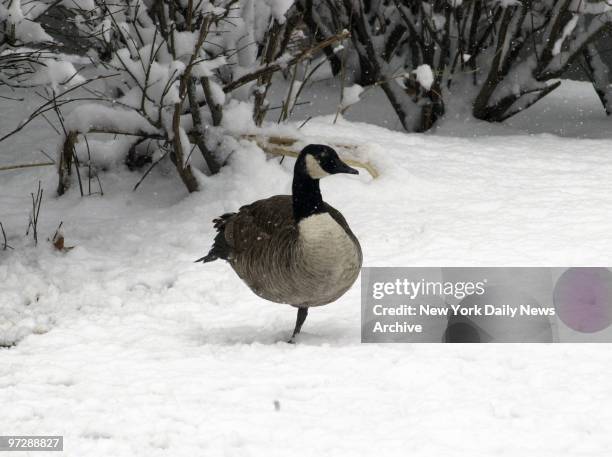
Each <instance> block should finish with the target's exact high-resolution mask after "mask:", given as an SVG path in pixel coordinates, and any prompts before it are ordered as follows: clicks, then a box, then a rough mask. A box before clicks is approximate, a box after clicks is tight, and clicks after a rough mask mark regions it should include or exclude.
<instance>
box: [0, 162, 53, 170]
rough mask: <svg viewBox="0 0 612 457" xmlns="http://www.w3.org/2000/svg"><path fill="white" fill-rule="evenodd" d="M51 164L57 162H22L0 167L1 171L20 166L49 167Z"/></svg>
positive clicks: (15, 168)
mask: <svg viewBox="0 0 612 457" xmlns="http://www.w3.org/2000/svg"><path fill="white" fill-rule="evenodd" d="M51 165H55V163H54V162H41V163H22V164H19V165H9V166H4V167H0V171H7V170H17V169H19V168H31V167H49V166H51Z"/></svg>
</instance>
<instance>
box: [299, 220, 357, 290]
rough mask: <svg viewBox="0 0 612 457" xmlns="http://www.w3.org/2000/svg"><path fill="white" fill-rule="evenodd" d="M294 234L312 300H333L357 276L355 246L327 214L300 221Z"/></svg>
mask: <svg viewBox="0 0 612 457" xmlns="http://www.w3.org/2000/svg"><path fill="white" fill-rule="evenodd" d="M298 231H299V244H300V248H301V254H302V255H301V263H302V268H303V269H304V273H305V275H307V276H309V277H310V279H311V281H312V287H313V288H314V289H315V290H314V291H313V292H315V293H314V295H317V296H318V298H317V300H316V301H317V302H329V301H333V300H335V299H336V298H338V297H339V296H340V295H342V294H343V293H344V292H346V290H348V288H350V286H351V285H352V284H353V283H354V282H355V280H356V279H357V276H358V275H359V269H360V268H361V249H360V247H359V245H358V244H357V243H356V240H354V239H353V238H352V237H351V236H350V235H349V234H348V233H347V232H346V230H344V228H343V227H342V226H341V225H340V224H338V222H336V220H335V219H334V218H333V217H332V216H331V215H330V214H329V213H321V214H315V215H313V216H310V217H307V218H306V219H303V220H302V221H300V222H299V225H298Z"/></svg>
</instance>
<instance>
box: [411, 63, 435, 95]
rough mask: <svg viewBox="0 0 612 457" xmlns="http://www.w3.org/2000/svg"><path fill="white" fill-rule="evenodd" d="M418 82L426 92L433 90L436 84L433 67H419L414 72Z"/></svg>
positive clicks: (425, 65) (424, 65)
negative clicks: (432, 86) (434, 83)
mask: <svg viewBox="0 0 612 457" xmlns="http://www.w3.org/2000/svg"><path fill="white" fill-rule="evenodd" d="M414 74H415V76H416V79H417V81H418V82H419V84H420V85H421V86H423V88H424V89H425V90H431V85H432V84H433V82H434V75H433V71H432V70H431V67H430V66H429V65H427V64H423V65H419V66H418V67H417V68H416V70H414Z"/></svg>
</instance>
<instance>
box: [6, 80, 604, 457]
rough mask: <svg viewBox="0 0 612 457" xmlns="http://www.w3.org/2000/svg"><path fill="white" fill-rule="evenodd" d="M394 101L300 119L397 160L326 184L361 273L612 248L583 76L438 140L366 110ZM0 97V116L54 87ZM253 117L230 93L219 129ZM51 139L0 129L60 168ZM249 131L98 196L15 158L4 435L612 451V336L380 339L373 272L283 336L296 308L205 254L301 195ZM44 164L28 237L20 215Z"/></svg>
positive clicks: (69, 451)
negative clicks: (366, 309) (497, 118)
mask: <svg viewBox="0 0 612 457" xmlns="http://www.w3.org/2000/svg"><path fill="white" fill-rule="evenodd" d="M284 94H285V92H284V91H281V94H280V96H281V97H282V96H283V95H284ZM319 94H320V96H321V97H322V98H324V94H325V92H324V91H322V90H321V91H320V92H319ZM331 94H335V96H332V95H331ZM378 96H379V95H377V93H376V92H375V91H368V95H367V96H364V97H363V98H362V100H360V101H359V103H357V104H356V105H355V106H354V107H353V109H352V110H350V112H349V113H348V115H347V116H353V117H352V118H351V119H353V120H352V121H351V120H344V119H342V118H340V119H339V120H338V121H337V122H336V123H335V124H334V123H333V120H334V116H333V114H330V115H321V116H318V117H316V118H313V119H312V120H310V121H309V122H308V123H306V124H305V125H304V126H303V127H302V128H301V129H300V132H301V134H303V135H304V136H305V137H306V138H308V139H310V140H311V141H313V142H314V141H317V142H322V143H351V144H357V145H359V146H360V148H361V149H362V151H363V153H364V154H365V155H367V156H368V158H369V159H370V160H372V162H373V163H374V164H375V166H376V167H377V168H378V169H379V171H380V172H381V177H380V178H378V179H375V180H373V179H371V178H370V177H369V176H368V175H367V174H366V173H362V174H360V175H359V176H334V177H330V178H326V179H325V180H324V181H322V192H323V196H324V198H325V199H326V201H328V202H329V203H330V204H332V205H334V206H335V207H337V208H338V209H340V210H341V211H342V213H343V214H344V215H345V217H346V218H347V220H348V221H349V223H350V225H351V227H352V229H353V231H354V232H355V233H356V235H357V236H358V237H359V239H360V241H361V244H362V247H363V251H364V259H365V260H364V264H365V265H366V266H416V265H419V266H441V265H444V266H459V265H461V266H483V265H505V266H510V265H520V266H531V265H533V266H535V265H540V266H542V265H546V266H550V265H560V266H562V265H607V264H609V255H608V253H609V252H610V250H611V249H612V230H610V214H612V200H611V199H610V198H609V196H610V195H611V194H612V183H611V182H610V179H609V175H610V173H609V170H610V168H611V167H612V157H611V156H610V154H609V151H610V141H611V139H612V130H610V129H609V127H608V128H605V126H609V122H610V121H609V119H607V118H606V117H605V115H604V114H603V111H602V109H601V106H598V101H597V99H596V97H595V95H594V94H592V89H591V88H590V87H589V86H588V85H587V84H583V83H569V82H564V83H563V85H562V86H561V88H560V89H558V91H556V92H555V93H553V94H551V95H550V97H547V98H546V99H545V100H543V101H542V102H540V103H538V104H537V105H536V106H534V107H533V108H531V109H530V110H528V111H526V112H525V113H522V114H520V115H519V116H517V117H515V118H513V119H512V121H511V122H510V123H508V124H502V125H490V124H484V123H480V122H476V121H473V120H466V119H463V118H456V119H447V120H445V121H444V122H443V123H442V124H441V125H440V126H439V127H438V128H437V130H436V131H435V132H433V133H429V134H405V133H402V132H399V131H392V130H389V129H387V128H383V127H380V126H376V125H373V124H366V123H363V122H359V121H357V120H356V119H364V118H366V117H367V118H369V119H372V120H375V121H376V122H378V123H384V117H385V113H386V111H384V108H383V105H381V104H380V103H379V102H380V99H379V98H376V97H378ZM304 97H308V94H304ZM315 101H316V100H315ZM336 101H337V92H333V91H332V92H330V96H329V100H321V99H319V100H318V101H317V103H319V105H318V107H317V106H315V107H314V108H313V107H311V108H310V109H321V110H323V111H325V109H328V114H329V113H333V112H334V110H335V106H334V105H335V102H336ZM326 103H327V105H325V104H326ZM0 104H2V106H1V107H0V108H2V109H0V126H1V127H0V133H1V132H4V131H5V129H7V128H8V127H10V126H13V125H16V124H17V123H18V122H19V121H20V120H21V119H22V118H23V117H25V115H26V113H28V112H30V111H31V109H32V108H33V107H34V106H36V105H37V101H36V99H30V98H28V99H27V100H26V101H25V102H24V103H20V104H16V103H15V102H11V101H9V100H5V99H0ZM315 104H316V103H315ZM296 112H298V110H297V108H296ZM77 113H78V111H77ZM247 113H248V110H247V107H246V104H244V103H239V102H236V101H231V102H230V108H229V109H226V111H225V116H224V123H227V124H228V125H231V126H233V127H235V128H236V129H239V128H240V126H241V125H242V123H244V122H246V120H247V119H248V116H247ZM86 114H87V113H86V111H85V114H84V116H86ZM72 116H75V114H74V112H73V114H72ZM78 117H80V115H79V116H78ZM349 118H350V117H349ZM129 121H130V122H131V120H129ZM300 123H301V121H299V120H296V122H295V125H299V124H300ZM295 125H292V126H290V127H287V128H295ZM251 127H252V126H251ZM268 128H270V129H271V128H273V127H272V126H269V127H268ZM282 128H286V127H282ZM55 138H57V137H56V136H55V135H54V133H53V131H52V130H51V129H50V127H49V126H48V125H46V123H45V122H44V120H42V119H39V120H38V121H36V122H35V123H32V124H31V125H30V126H28V127H27V129H26V130H25V135H22V136H19V137H13V138H11V140H9V141H8V142H5V143H0V152H1V153H0V166H1V165H8V164H13V163H24V162H37V161H43V160H45V161H46V159H44V158H42V156H41V155H40V153H39V152H38V150H39V149H40V148H43V149H45V150H47V152H49V150H50V149H49V148H51V150H52V148H53V147H54V145H55ZM50 143H51V144H52V146H51V147H50V146H49V144H50ZM237 146H239V147H236V149H235V150H234V152H233V153H232V154H231V155H230V156H229V158H228V163H227V165H226V166H225V167H224V168H223V169H222V171H221V173H220V174H219V175H216V176H214V177H202V179H203V191H202V192H199V193H196V194H192V195H187V194H186V191H185V190H184V189H183V187H182V186H181V183H180V180H179V179H178V178H177V176H176V172H175V171H174V170H173V168H172V166H171V164H167V163H160V165H159V167H157V168H156V169H155V170H154V171H153V172H151V174H150V176H149V177H148V178H147V179H146V180H145V181H144V182H143V183H142V185H141V186H140V188H139V189H138V191H137V192H131V188H132V187H133V185H134V184H135V182H137V181H138V180H139V179H140V177H141V174H140V173H130V172H128V171H127V170H125V169H123V168H116V167H115V168H113V169H111V170H110V171H108V172H107V173H102V174H101V176H100V179H101V181H102V185H103V187H104V190H105V195H104V197H100V196H99V195H98V196H92V197H87V198H81V197H79V196H78V192H76V191H75V190H74V189H73V190H72V191H71V192H70V193H69V194H68V195H65V196H63V197H61V198H57V197H55V196H54V195H53V189H54V188H55V185H56V175H55V171H54V167H47V168H44V167H41V168H33V169H27V170H20V171H12V172H1V174H0V188H1V189H2V193H0V221H1V222H2V223H3V225H4V228H5V230H6V231H7V235H8V243H9V244H10V245H11V246H13V248H14V249H13V250H9V251H1V250H0V285H1V286H0V342H1V343H3V344H4V345H7V344H10V343H13V342H16V341H17V345H16V346H14V347H11V348H4V349H0V404H2V405H3V410H2V415H1V416H0V430H5V431H6V433H15V434H41V433H46V434H63V435H64V436H65V441H64V443H65V444H64V446H65V451H64V454H65V455H67V456H71V457H72V456H75V457H89V456H103V455H112V456H114V457H122V456H130V457H134V456H147V457H150V456H158V455H165V456H184V455H206V456H227V455H230V456H231V455H237V456H243V455H250V456H264V455H265V456H276V455H279V456H280V455H283V456H286V455H299V456H321V455H332V456H345V455H346V456H349V455H350V456H371V455H373V454H376V455H384V456H395V455H397V456H400V455H401V456H404V455H406V454H410V455H415V456H436V457H437V456H440V455H449V454H450V455H453V456H474V455H477V456H480V455H482V456H491V455H499V456H508V457H515V456H522V455H538V456H541V457H547V456H551V457H553V456H554V457H557V456H559V455H563V456H600V455H605V453H606V452H607V451H608V450H609V449H610V446H611V445H612V438H611V435H610V434H609V430H608V424H610V422H611V421H612V410H611V409H610V407H609V406H610V403H609V402H610V394H611V388H610V383H609V379H610V376H611V375H612V368H611V367H612V365H611V364H610V354H609V353H610V351H609V347H608V346H607V345H589V344H583V345H561V344H559V345H530V344H524V345H510V344H508V345H478V346H476V345H474V346H461V345H441V344H440V345H424V344H423V345H377V344H367V345H363V344H360V339H359V338H360V327H359V322H360V315H359V314H360V313H359V299H360V290H359V284H356V285H355V286H354V287H353V288H352V289H351V290H350V291H349V292H348V293H347V294H346V295H345V296H344V297H342V298H341V299H340V300H338V301H337V302H336V303H334V304H330V305H328V306H325V307H322V308H319V309H316V310H313V311H312V312H311V313H310V316H309V317H308V320H307V321H306V324H305V326H304V329H303V334H302V335H301V337H300V339H299V341H298V344H296V345H288V344H286V343H284V341H285V340H286V339H287V337H288V336H289V332H290V330H291V328H292V326H293V324H294V319H295V310H293V309H292V308H289V307H286V306H283V305H277V304H273V303H268V302H265V301H263V300H261V299H259V298H258V297H256V296H255V295H253V294H252V293H251V292H250V291H249V290H248V288H247V287H246V286H245V285H244V284H243V283H242V282H241V281H240V280H239V279H238V278H237V277H236V276H235V274H234V273H233V272H232V270H231V269H230V268H229V267H228V266H227V265H225V264H223V263H221V262H215V263H212V264H206V265H201V264H194V263H193V260H195V259H196V258H198V257H199V256H201V255H202V254H204V253H205V252H206V251H207V249H208V247H209V246H210V243H211V242H212V238H213V236H214V230H213V228H212V224H211V222H210V221H211V219H212V218H213V217H216V216H218V215H219V214H222V213H223V212H226V211H233V210H235V209H237V208H238V207H239V206H240V205H242V204H245V203H248V202H251V201H253V200H255V199H257V198H263V197H266V196H269V195H273V194H277V193H287V192H289V191H290V183H291V166H292V159H290V158H287V159H286V160H284V162H283V163H282V164H280V163H279V161H278V159H267V158H266V157H265V155H264V154H263V153H262V152H261V151H260V150H259V149H258V148H257V147H256V146H254V145H253V144H252V143H249V142H246V141H240V142H239V143H238V142H237ZM194 156H195V154H194ZM86 179H87V178H85V180H86ZM39 180H40V181H41V182H42V186H43V188H44V189H45V198H44V202H43V204H42V209H41V215H40V227H39V231H40V233H41V236H40V241H39V246H38V247H34V246H33V244H32V241H31V239H30V238H26V237H24V236H23V232H24V229H25V226H26V225H27V217H28V211H29V205H30V202H29V198H30V195H29V194H30V192H32V191H33V190H35V188H36V185H37V183H38V181H39ZM60 221H63V232H64V236H65V243H66V246H74V248H73V249H72V250H70V251H68V252H64V253H62V252H58V251H55V250H54V249H53V248H52V246H51V245H50V243H49V242H47V241H46V238H47V237H49V238H50V237H51V236H52V235H53V233H54V231H55V229H56V228H57V226H58V224H59V222H60ZM315 311H316V312H315Z"/></svg>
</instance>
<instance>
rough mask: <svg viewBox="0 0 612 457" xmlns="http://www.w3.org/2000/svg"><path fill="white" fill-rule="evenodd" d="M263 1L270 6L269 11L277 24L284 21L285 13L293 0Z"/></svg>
mask: <svg viewBox="0 0 612 457" xmlns="http://www.w3.org/2000/svg"><path fill="white" fill-rule="evenodd" d="M264 2H265V3H266V4H267V5H268V6H269V7H270V11H271V13H272V16H274V19H276V20H277V21H278V22H279V24H284V23H285V19H286V18H285V14H286V13H287V11H288V10H289V8H291V6H292V5H293V2H294V0H264Z"/></svg>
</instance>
